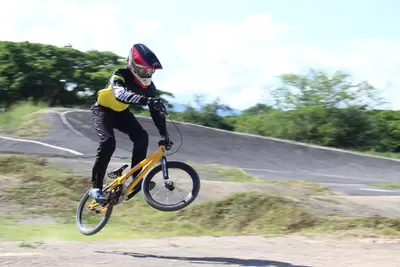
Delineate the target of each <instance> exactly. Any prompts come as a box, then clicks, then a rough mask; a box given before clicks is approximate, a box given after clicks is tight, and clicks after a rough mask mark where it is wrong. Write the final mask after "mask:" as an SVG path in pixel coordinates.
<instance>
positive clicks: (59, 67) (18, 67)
mask: <svg viewBox="0 0 400 267" xmlns="http://www.w3.org/2000/svg"><path fill="white" fill-rule="evenodd" d="M125 60H126V59H125V58H124V57H120V56H118V55H116V54H114V53H112V52H103V51H96V50H92V51H88V52H82V51H79V50H77V49H74V48H72V47H71V46H66V47H57V46H52V45H46V44H40V43H30V42H7V41H2V42H0V107H1V108H5V109H7V108H8V107H10V106H11V105H12V104H14V103H16V102H18V101H20V100H25V99H28V98H29V99H32V100H33V101H34V102H36V101H41V102H43V101H44V102H46V103H47V104H48V105H49V106H88V105H91V104H92V103H93V101H95V98H96V93H97V91H99V90H101V89H102V88H104V86H105V85H106V83H107V82H108V80H109V79H110V76H111V73H112V72H113V71H114V70H115V69H116V68H119V67H124V66H125V62H126V61H125ZM158 93H159V95H169V93H167V92H163V91H159V92H158Z"/></svg>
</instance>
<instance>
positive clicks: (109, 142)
mask: <svg viewBox="0 0 400 267" xmlns="http://www.w3.org/2000/svg"><path fill="white" fill-rule="evenodd" d="M115 143H116V142H115V138H112V137H108V138H106V139H105V140H104V141H102V147H103V150H104V151H105V153H106V154H108V155H112V154H113V153H114V151H115Z"/></svg>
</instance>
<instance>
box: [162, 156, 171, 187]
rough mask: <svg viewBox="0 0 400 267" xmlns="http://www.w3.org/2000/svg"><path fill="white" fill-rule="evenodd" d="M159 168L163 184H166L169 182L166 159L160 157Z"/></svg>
mask: <svg viewBox="0 0 400 267" xmlns="http://www.w3.org/2000/svg"><path fill="white" fill-rule="evenodd" d="M161 168H162V173H163V177H164V182H165V183H167V182H169V174H168V168H167V158H166V157H165V156H164V157H161Z"/></svg>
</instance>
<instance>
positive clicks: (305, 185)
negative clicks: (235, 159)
mask: <svg viewBox="0 0 400 267" xmlns="http://www.w3.org/2000/svg"><path fill="white" fill-rule="evenodd" d="M191 165H192V166H193V167H194V168H195V169H196V171H197V172H199V174H200V175H201V176H204V177H207V179H208V180H215V181H226V182H237V183H256V184H275V185H285V186H290V187H292V188H294V189H296V188H301V189H305V190H308V191H309V192H310V193H311V194H315V195H327V194H334V192H332V190H331V189H330V188H329V187H327V186H323V185H320V184H317V183H313V182H309V181H300V180H263V179H260V178H258V177H256V176H254V175H252V174H250V173H248V172H245V171H244V170H242V169H240V168H236V167H230V166H224V165H220V164H206V165H199V164H193V163H192V164H191Z"/></svg>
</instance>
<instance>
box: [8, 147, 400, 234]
mask: <svg viewBox="0 0 400 267" xmlns="http://www.w3.org/2000/svg"><path fill="white" fill-rule="evenodd" d="M222 173H223V172H222ZM0 174H1V176H0V177H11V176H12V177H13V178H14V180H13V183H12V185H10V186H9V187H7V188H3V192H2V194H1V197H0V198H1V201H2V204H5V205H4V206H3V207H6V206H7V207H11V208H12V207H13V205H23V206H22V207H23V208H22V209H21V210H19V212H20V214H13V215H12V216H10V215H1V213H0V217H1V221H2V224H1V225H0V240H14V241H37V240H49V239H53V240H86V241H90V240H100V239H130V238H137V237H141V238H159V237H172V236H201V235H280V234H291V233H331V232H342V231H349V230H350V231H354V230H357V231H369V232H373V233H379V234H385V235H395V234H398V232H399V231H400V219H399V218H383V217H360V218H351V217H320V216H317V215H315V214H314V213H313V212H312V211H311V210H307V209H306V208H304V207H303V206H301V205H300V204H299V203H296V202H294V201H292V200H291V199H289V198H286V197H284V196H278V195H272V194H264V193H256V192H245V193H235V194H232V195H230V196H228V197H226V198H224V199H221V200H214V201H209V202H203V203H198V204H193V205H191V206H189V207H187V208H186V209H184V210H181V211H178V212H161V211H158V210H155V209H153V208H151V207H150V206H148V205H147V203H146V202H145V201H144V200H143V199H142V198H141V197H138V196H137V197H135V198H134V199H131V200H130V201H129V202H127V203H124V204H122V205H119V206H117V207H116V208H115V209H114V212H113V215H112V217H111V219H110V221H109V223H108V224H107V226H106V227H105V228H104V229H103V230H102V231H101V232H99V233H98V234H97V235H95V236H91V237H86V236H83V235H81V234H80V233H79V232H78V230H77V228H76V226H75V222H74V220H75V209H76V206H77V204H78V201H79V199H80V197H81V195H82V194H83V193H84V192H85V190H86V189H87V188H88V186H89V185H90V181H89V178H88V177H82V176H77V175H75V174H74V173H72V172H71V171H70V170H67V169H66V170H60V169H54V168H52V167H51V166H50V165H49V163H48V162H47V160H45V159H42V158H36V157H27V156H20V155H12V156H10V155H1V156H0ZM229 174H231V172H229ZM0 182H1V181H0ZM0 185H1V183H0ZM299 186H307V183H306V184H303V183H300V184H299ZM16 210H18V209H16ZM0 211H1V208H0ZM32 214H36V215H46V216H51V217H52V218H54V222H52V223H45V224H31V225H29V224H26V222H25V223H24V224H21V218H23V217H26V216H28V217H29V216H30V215H32ZM28 223H29V221H28Z"/></svg>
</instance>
